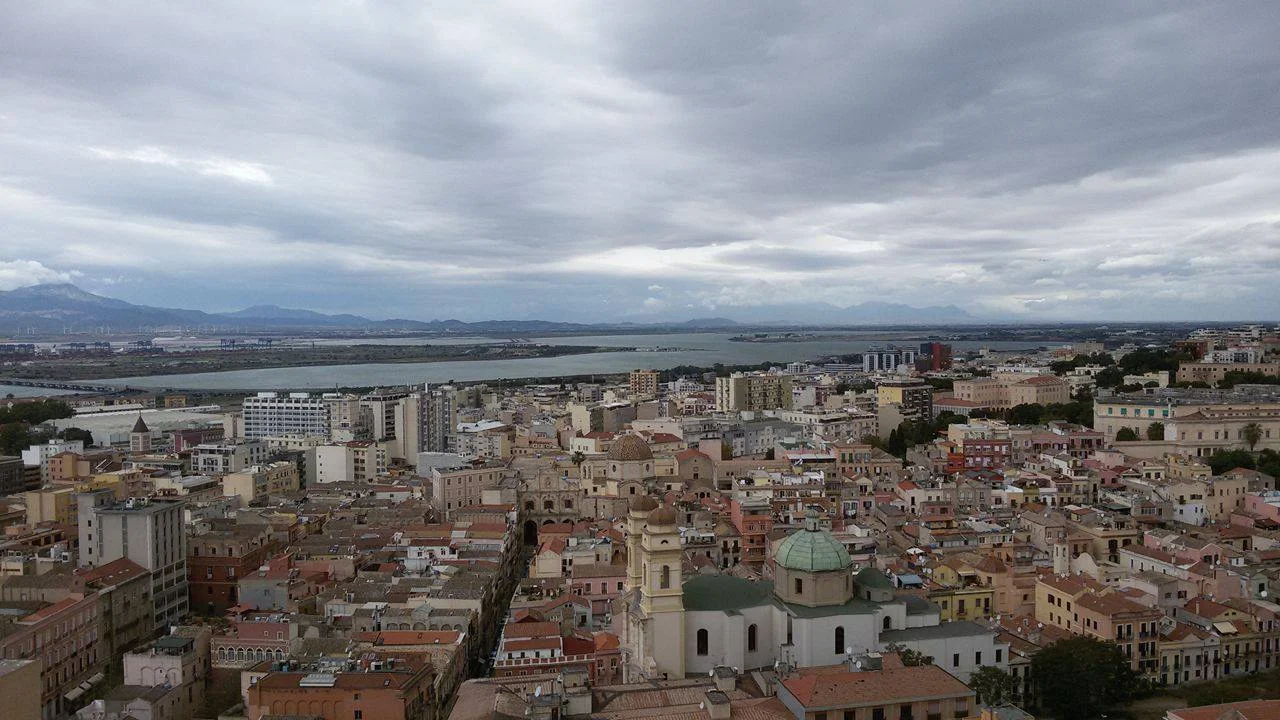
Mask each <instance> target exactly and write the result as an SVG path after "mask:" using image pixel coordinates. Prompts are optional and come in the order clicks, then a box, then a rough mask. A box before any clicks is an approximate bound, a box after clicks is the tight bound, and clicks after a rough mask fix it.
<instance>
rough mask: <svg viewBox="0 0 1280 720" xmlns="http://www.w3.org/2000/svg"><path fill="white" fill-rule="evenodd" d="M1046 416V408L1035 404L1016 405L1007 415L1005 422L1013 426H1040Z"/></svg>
mask: <svg viewBox="0 0 1280 720" xmlns="http://www.w3.org/2000/svg"><path fill="white" fill-rule="evenodd" d="M1042 415H1044V406H1043V405H1038V404H1035V403H1023V404H1022V405H1014V406H1013V407H1011V408H1009V411H1008V412H1007V413H1005V420H1007V421H1008V422H1009V424H1011V425H1038V424H1040V417H1041V416H1042Z"/></svg>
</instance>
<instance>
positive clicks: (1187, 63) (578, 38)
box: [0, 2, 1280, 319]
mask: <svg viewBox="0 0 1280 720" xmlns="http://www.w3.org/2000/svg"><path fill="white" fill-rule="evenodd" d="M1278 23H1280V13H1278V11H1277V10H1276V9H1275V8H1274V5H1273V4H1271V3H1264V2H1256V3H1236V4H1231V5H1212V6H1211V5H1166V4H1156V3H1130V4H1117V3H1103V2H1098V3H1070V4H1065V3H1064V4H1058V5H1049V6H1037V5H1010V4H1004V5H975V4H973V3H961V2H953V3H940V4H934V5H930V6H929V7H927V8H923V7H915V6H902V5H891V6H870V5H861V4H848V3H825V2H811V3H792V4H785V5H753V4H743V3H687V2H652V3H649V2H646V3H615V4H606V3H555V4H545V5H535V6H529V5H527V4H524V5H522V4H469V3H467V4H463V3H459V4H430V5H424V4H420V3H408V2H405V3H389V4H388V3H369V4H367V5H358V4H355V5H353V4H342V5H337V4H333V5H330V4H323V3H320V4H315V3H308V4H299V3H269V4H261V3H247V2H246V3H218V4H197V3H165V4H159V5H157V4H153V3H122V4H113V5H111V6H110V7H107V6H102V5H100V4H95V3H81V2H50V3H26V4H15V5H12V6H10V7H6V8H5V9H4V10H0V157H3V158H4V163H3V166H0V284H3V286H5V287H12V286H15V285H19V284H23V283H25V282H37V281H43V280H51V279H52V280H65V279H73V280H74V281H76V282H80V283H82V284H84V285H86V286H88V287H90V288H91V289H96V290H101V291H104V292H108V293H109V294H117V295H120V296H123V297H127V298H128V299H132V300H137V301H148V302H155V303H164V304H171V305H178V304H184V303H185V304H200V305H202V306H205V307H217V308H223V309H225V308H227V307H235V306H241V305H248V304H253V303H259V302H278V303H282V304H309V305H311V306H314V307H317V308H322V309H328V310H351V311H356V312H364V313H368V314H373V315H382V316H390V315H404V314H406V312H407V311H414V313H413V314H415V316H419V317H443V316H450V315H451V316H457V317H465V318H477V317H495V316H499V315H502V316H512V317H515V316H525V317H527V316H531V314H537V313H540V312H541V313H549V314H554V315H556V316H564V317H581V318H591V319H607V318H609V317H628V318H631V317H637V318H643V317H659V316H661V317H672V318H680V317H688V316H694V315H702V314H706V312H707V311H708V310H709V309H712V308H714V309H715V310H716V312H717V313H719V314H724V313H728V314H732V313H731V310H732V308H734V307H743V308H745V307H747V306H753V305H763V304H769V303H781V302H788V303H790V302H796V301H835V302H840V303H842V304H848V303H849V302H856V301H858V300H860V299H868V298H875V299H891V300H894V301H898V302H907V303H914V304H918V305H925V304H943V303H957V304H960V305H964V306H966V307H968V308H969V309H971V310H972V311H973V312H975V314H980V315H987V316H991V317H996V316H1007V315H1010V314H1013V315H1025V316H1044V317H1072V318H1080V317H1099V318H1161V317H1172V316H1189V317H1203V318H1213V317H1232V318H1237V317H1267V316H1272V317H1273V316H1275V315H1276V314H1278V313H1280V299H1278V298H1277V296H1276V295H1275V294H1274V293H1273V292H1271V290H1270V283H1269V281H1268V276H1269V274H1271V273H1273V272H1274V270H1275V267H1276V266H1277V264H1280V228H1278V227H1277V222H1276V216H1275V210H1274V198H1275V197H1277V196H1280V125H1278V124H1276V123H1275V121H1274V118H1275V117H1277V116H1280V94H1277V93H1275V92H1274V89H1275V88H1276V87H1278V86H1280V48H1278V47H1277V43H1275V32H1274V31H1275V28H1276V27H1277V24H1278ZM320 279H322V280H320ZM387 287H392V288H396V291H395V292H396V297H395V298H389V297H388V296H387V294H386V293H385V292H380V290H382V289H384V288H387Z"/></svg>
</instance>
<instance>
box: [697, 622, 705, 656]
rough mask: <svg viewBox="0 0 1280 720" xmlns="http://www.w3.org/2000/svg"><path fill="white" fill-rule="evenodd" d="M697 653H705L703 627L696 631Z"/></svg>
mask: <svg viewBox="0 0 1280 720" xmlns="http://www.w3.org/2000/svg"><path fill="white" fill-rule="evenodd" d="M698 654H699V655H706V654H707V631H706V629H705V628H704V629H702V630H699V631H698Z"/></svg>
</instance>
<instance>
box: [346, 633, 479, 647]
mask: <svg viewBox="0 0 1280 720" xmlns="http://www.w3.org/2000/svg"><path fill="white" fill-rule="evenodd" d="M351 639H352V640H359V641H361V642H371V643H373V644H375V645H384V646H386V645H434V644H441V645H456V644H457V643H458V642H459V641H460V640H461V639H462V633H460V632H458V631H457V630H382V631H378V632H360V633H352V635H351Z"/></svg>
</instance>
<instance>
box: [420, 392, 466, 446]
mask: <svg viewBox="0 0 1280 720" xmlns="http://www.w3.org/2000/svg"><path fill="white" fill-rule="evenodd" d="M457 422H458V402H457V388H455V387H454V386H452V385H439V386H437V387H434V388H433V387H431V386H429V385H428V386H427V387H426V389H425V390H424V391H423V398H422V452H452V451H453V436H454V433H455V431H456V426H457Z"/></svg>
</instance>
